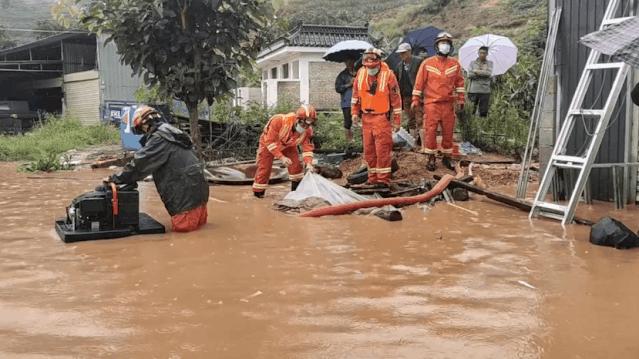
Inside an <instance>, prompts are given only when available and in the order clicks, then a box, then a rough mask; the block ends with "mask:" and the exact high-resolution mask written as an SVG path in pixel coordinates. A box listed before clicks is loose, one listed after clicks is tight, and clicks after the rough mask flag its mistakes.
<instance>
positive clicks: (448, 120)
mask: <svg viewBox="0 0 639 359" xmlns="http://www.w3.org/2000/svg"><path fill="white" fill-rule="evenodd" d="M440 124H441V127H442V153H443V154H444V155H450V154H452V153H453V132H454V131H455V107H454V104H453V103H452V102H435V103H427V104H426V105H425V106H424V135H425V137H426V140H425V141H424V142H425V143H424V153H428V154H436V153H437V126H438V125H440Z"/></svg>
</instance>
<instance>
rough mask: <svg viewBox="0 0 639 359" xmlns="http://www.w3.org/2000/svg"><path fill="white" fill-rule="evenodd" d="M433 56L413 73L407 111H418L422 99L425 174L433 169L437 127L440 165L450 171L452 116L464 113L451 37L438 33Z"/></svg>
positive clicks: (462, 95) (461, 83)
mask: <svg viewBox="0 0 639 359" xmlns="http://www.w3.org/2000/svg"><path fill="white" fill-rule="evenodd" d="M435 50H436V51H437V55H435V56H432V57H430V58H428V59H426V60H424V62H422V64H421V66H420V67H419V71H418V72H417V79H416V80H415V87H414V88H413V99H412V103H411V109H414V110H415V109H418V108H419V106H420V102H421V101H422V97H423V106H424V134H425V138H426V139H425V141H424V143H423V151H424V153H426V154H428V165H427V167H426V168H427V169H428V170H429V171H434V170H435V169H437V165H436V163H435V155H436V154H437V126H438V125H441V129H442V143H441V152H442V155H443V158H442V164H443V165H444V166H445V167H447V168H448V169H451V170H453V169H454V168H455V164H454V163H453V161H452V160H451V155H452V153H453V131H454V129H455V112H457V111H463V109H464V93H465V90H464V76H463V75H462V69H461V65H460V64H459V61H457V59H454V58H452V57H450V55H451V54H452V52H453V37H452V36H451V35H450V34H449V33H447V32H442V33H440V34H439V35H437V38H436V39H435Z"/></svg>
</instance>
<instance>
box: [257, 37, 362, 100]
mask: <svg viewBox="0 0 639 359" xmlns="http://www.w3.org/2000/svg"><path fill="white" fill-rule="evenodd" d="M343 40H363V41H369V42H370V39H369V36H368V28H367V27H351V26H331V25H300V26H298V27H297V28H296V29H294V30H293V31H291V32H290V33H289V34H287V35H286V36H284V37H282V38H280V39H278V40H277V41H275V42H273V43H272V44H270V45H269V46H268V47H266V48H265V49H263V50H262V51H261V52H260V53H259V55H258V57H257V66H258V68H259V69H260V70H261V71H262V100H263V102H264V103H265V104H266V105H267V106H273V105H275V104H277V103H278V101H280V100H288V101H292V102H295V103H305V104H313V105H315V106H316V107H317V108H318V109H320V110H333V109H335V110H337V109H339V104H340V103H339V94H338V93H336V92H335V78H336V77H337V75H338V74H339V72H340V71H342V69H343V68H344V65H343V64H339V63H334V62H326V61H324V59H322V55H324V53H325V52H326V50H328V49H329V48H330V47H331V46H333V45H335V44H336V43H338V42H340V41H343Z"/></svg>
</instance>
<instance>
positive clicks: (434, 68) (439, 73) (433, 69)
mask: <svg viewBox="0 0 639 359" xmlns="http://www.w3.org/2000/svg"><path fill="white" fill-rule="evenodd" d="M426 71H428V72H432V73H434V74H437V75H441V74H442V72H441V71H439V69H438V68H436V67H433V66H428V65H426Z"/></svg>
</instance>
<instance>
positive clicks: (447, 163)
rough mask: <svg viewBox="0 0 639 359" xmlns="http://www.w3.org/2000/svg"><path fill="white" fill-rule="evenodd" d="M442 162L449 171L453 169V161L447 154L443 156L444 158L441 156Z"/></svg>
mask: <svg viewBox="0 0 639 359" xmlns="http://www.w3.org/2000/svg"><path fill="white" fill-rule="evenodd" d="M442 164H443V165H444V167H446V168H448V169H449V170H451V171H454V170H455V161H453V160H452V159H451V158H450V157H449V156H444V158H442Z"/></svg>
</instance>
